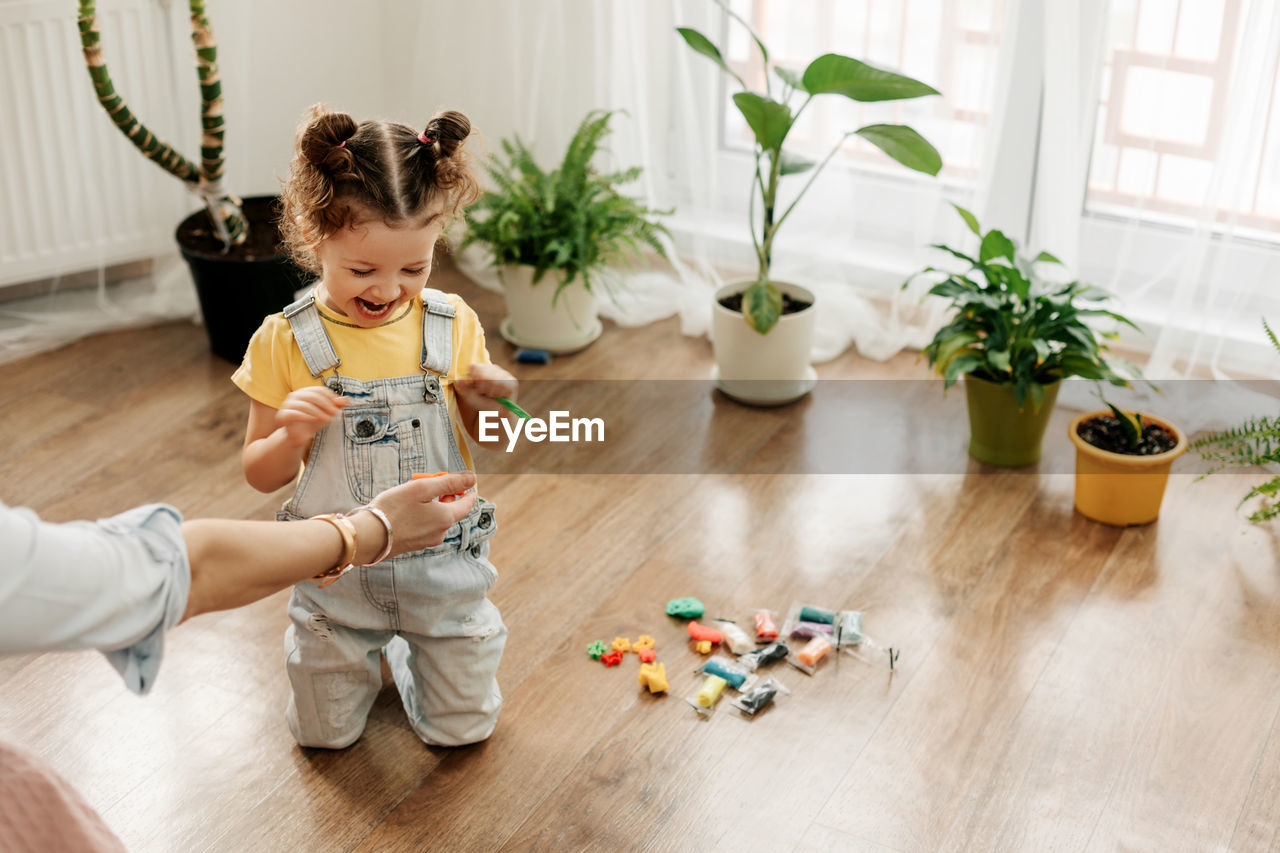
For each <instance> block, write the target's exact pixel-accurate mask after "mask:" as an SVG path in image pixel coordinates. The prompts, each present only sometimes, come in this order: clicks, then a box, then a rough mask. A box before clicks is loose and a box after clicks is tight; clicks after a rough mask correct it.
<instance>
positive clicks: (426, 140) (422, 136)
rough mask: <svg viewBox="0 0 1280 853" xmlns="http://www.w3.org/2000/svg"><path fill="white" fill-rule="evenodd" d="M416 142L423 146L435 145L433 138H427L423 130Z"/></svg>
mask: <svg viewBox="0 0 1280 853" xmlns="http://www.w3.org/2000/svg"><path fill="white" fill-rule="evenodd" d="M418 141H419V142H421V143H422V144H423V145H435V144H436V138H435V137H434V136H427V132H426V131H425V130H424V131H422V133H419V134H418Z"/></svg>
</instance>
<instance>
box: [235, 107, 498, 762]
mask: <svg viewBox="0 0 1280 853" xmlns="http://www.w3.org/2000/svg"><path fill="white" fill-rule="evenodd" d="M470 132H471V125H470V123H469V122H468V121H467V119H466V117H465V116H463V115H461V114H460V113H456V112H444V113H440V114H438V115H436V116H435V117H433V118H432V119H431V120H430V121H429V122H428V123H427V127H426V130H424V131H422V132H421V133H419V132H418V131H416V130H413V129H411V128H409V127H407V126H405V125H402V124H395V123H391V122H385V121H364V122H359V123H357V122H356V121H355V120H354V119H352V118H351V117H350V116H348V115H346V114H345V113H336V112H329V111H327V110H326V109H325V108H324V107H323V106H322V105H317V106H315V107H312V109H311V112H310V115H309V116H307V117H306V118H304V119H303V122H302V124H301V126H300V127H299V129H298V134H297V139H296V145H295V151H294V158H293V163H292V165H291V167H290V171H289V177H288V179H287V180H286V181H285V182H284V190H283V201H284V214H283V218H282V223H283V224H282V229H283V231H284V233H285V239H286V242H287V243H288V244H289V246H290V248H291V250H292V251H293V253H294V256H295V257H296V258H297V260H298V261H299V262H300V263H301V264H303V265H304V266H305V267H307V268H309V269H310V270H312V271H313V272H315V273H317V274H318V275H319V280H318V281H317V283H316V285H315V287H314V288H313V289H312V290H311V291H310V292H309V293H308V294H307V295H306V296H305V297H303V298H302V299H299V300H298V301H296V302H294V303H293V304H292V305H290V306H289V307H288V308H286V309H285V310H284V311H283V312H282V313H280V314H275V315H273V316H270V317H267V318H266V320H265V321H264V322H263V324H262V326H261V328H259V329H258V331H257V332H256V333H255V334H254V337H253V340H252V341H251V342H250V344H249V350H248V352H247V353H246V354H245V358H244V363H243V364H241V365H240V367H239V369H238V370H236V372H235V375H234V376H232V381H233V382H235V383H236V385H237V386H238V387H239V388H240V389H241V390H243V391H244V392H245V393H246V394H248V395H249V397H250V398H251V400H250V408H249V425H248V429H247V430H246V434H245V443H244V451H243V462H244V471H245V477H246V479H247V480H248V481H249V484H250V485H252V486H253V487H254V488H257V489H259V490H261V491H264V492H271V491H275V490H276V489H279V488H280V487H281V486H284V485H285V484H287V483H289V482H290V481H292V480H293V478H294V477H295V476H296V475H297V474H298V468H299V465H300V464H301V463H303V462H305V463H306V464H305V467H304V468H303V472H302V477H301V479H300V480H299V482H298V485H297V489H296V490H295V491H294V493H293V496H292V497H291V498H289V500H288V501H287V502H286V503H285V504H284V508H283V509H282V510H281V512H280V513H278V517H279V518H281V519H300V518H307V517H310V516H314V515H317V514H320V513H346V512H351V511H352V510H353V509H354V508H356V507H359V506H361V505H363V504H366V503H368V501H369V500H370V499H372V498H373V496H374V495H376V494H378V493H379V492H381V491H382V490H384V489H386V488H387V487H389V486H393V485H396V484H398V483H402V482H405V481H407V480H409V479H411V477H412V475H413V474H414V473H419V472H422V473H430V472H435V471H460V470H463V469H470V468H472V462H471V456H470V453H469V451H468V448H467V444H466V440H465V439H464V437H463V436H462V429H465V430H466V431H467V432H469V433H470V434H471V435H472V436H473V437H475V438H476V439H477V441H478V440H479V438H478V436H477V434H476V433H477V422H478V420H479V414H480V412H481V411H483V410H491V411H499V406H498V405H497V404H496V403H495V402H494V398H495V397H510V396H512V395H513V394H514V392H515V390H516V381H515V378H514V377H513V376H512V375H511V374H510V373H508V372H507V371H505V370H503V369H502V368H500V367H498V366H496V365H493V364H491V363H490V362H489V353H488V351H487V350H486V349H485V340H484V330H483V329H482V328H481V326H480V322H479V320H478V319H477V317H476V315H475V312H473V311H472V310H471V309H470V308H469V307H467V305H466V303H465V302H463V301H462V299H461V298H459V297H458V296H456V295H454V294H446V293H442V292H441V291H439V290H433V289H431V288H425V289H424V285H425V284H426V280H427V275H428V273H429V272H430V270H431V262H432V256H433V252H434V248H435V245H436V242H437V241H438V240H439V239H440V236H441V232H442V231H443V229H444V226H445V224H446V222H447V221H448V220H449V218H450V217H452V216H455V215H456V214H457V213H458V212H459V210H461V208H463V207H464V206H466V205H467V204H469V203H470V202H472V201H474V200H475V198H476V196H477V194H478V189H477V186H476V181H475V178H474V176H473V175H472V173H471V171H470V170H469V168H468V166H467V164H466V162H465V159H464V155H463V152H462V151H461V150H460V148H461V146H462V143H463V141H464V140H465V139H466V138H467V136H468V135H469V134H470ZM340 521H342V520H341V519H338V520H336V521H335V522H334V523H335V525H336V524H338V523H339V522H340ZM496 529H497V525H496V523H495V520H494V505H493V504H492V503H490V502H489V501H486V500H484V499H483V498H481V499H479V500H477V501H476V503H475V506H474V507H473V509H472V511H471V513H470V514H469V515H468V516H467V517H466V518H464V519H463V520H462V521H460V522H458V523H457V524H455V525H454V526H453V527H452V528H450V529H449V531H448V533H447V534H446V537H445V540H444V542H443V543H442V544H440V545H438V546H435V547H432V548H427V549H425V550H422V551H415V552H411V553H407V554H403V555H401V556H399V557H395V558H394V559H390V560H382V561H377V560H375V562H374V564H371V565H367V566H358V567H354V570H353V571H349V572H347V573H345V574H342V575H340V576H339V577H338V579H337V580H336V581H333V582H332V583H328V584H327V585H324V586H321V585H320V584H318V583H314V582H307V583H301V584H298V585H296V586H295V587H294V589H293V596H292V599H291V600H290V602H289V616H290V618H291V619H292V621H293V624H292V625H291V626H290V627H289V628H288V630H287V631H286V633H285V652H286V655H287V666H288V671H289V680H290V682H291V684H292V687H293V695H292V696H291V697H290V699H289V707H288V711H287V718H288V722H289V728H290V729H291V730H292V731H293V735H294V737H295V738H297V740H298V743H299V744H301V745H303V746H313V747H327V748H329V749H341V748H343V747H346V746H349V745H350V744H352V743H353V742H355V740H356V739H357V738H358V737H360V734H361V732H362V731H364V726H365V719H366V717H367V715H368V713H369V708H370V707H371V706H372V704H373V701H374V698H375V697H376V696H377V694H378V691H379V690H380V689H381V686H382V676H381V668H380V662H379V654H380V653H385V654H386V657H387V662H388V663H389V664H390V667H391V672H392V675H393V676H394V677H395V682H396V686H397V687H398V688H399V691H400V696H401V699H402V700H403V702H404V708H405V711H406V712H407V713H408V715H409V720H410V722H411V723H412V724H413V728H414V731H416V732H417V733H418V736H419V737H421V738H422V740H424V741H426V742H427V743H429V744H435V745H443V746H454V745H459V744H465V743H473V742H475V741H480V740H484V739H485V738H487V737H488V736H489V735H490V733H492V731H493V728H494V725H495V724H496V722H497V718H498V709H499V708H500V706H501V704H502V694H501V692H500V691H499V690H498V683H497V678H496V673H497V669H498V661H499V660H500V659H501V657H502V649H503V646H504V645H505V644H506V636H507V629H506V626H505V625H503V623H502V618H501V616H500V615H499V614H498V610H497V608H496V607H494V606H493V604H492V603H491V602H490V601H489V600H488V599H487V598H486V597H485V595H486V593H487V592H488V590H489V588H490V587H492V586H493V584H494V582H495V581H496V580H497V576H498V573H497V570H496V569H495V568H494V567H493V564H492V563H490V562H489V560H488V554H489V538H490V537H491V536H492V535H493V533H494V531H495V530H496ZM384 553H385V552H384ZM336 568H338V567H336ZM347 568H352V567H347Z"/></svg>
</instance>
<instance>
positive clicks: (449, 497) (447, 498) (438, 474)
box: [413, 471, 466, 504]
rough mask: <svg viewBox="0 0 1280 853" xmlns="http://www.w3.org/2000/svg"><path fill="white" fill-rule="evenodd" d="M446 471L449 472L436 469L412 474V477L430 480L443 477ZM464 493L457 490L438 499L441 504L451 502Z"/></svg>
mask: <svg viewBox="0 0 1280 853" xmlns="http://www.w3.org/2000/svg"><path fill="white" fill-rule="evenodd" d="M448 473H449V472H448V471H436V472H435V473H433V474H414V475H413V479H415V480H430V479H431V478H432V477H443V476H444V475H445V474H448ZM465 494H466V492H458V493H457V494H454V495H441V496H440V498H439V500H440V503H442V504H447V503H452V502H453V501H456V500H457V499H458V498H460V497H462V496H463V495H465Z"/></svg>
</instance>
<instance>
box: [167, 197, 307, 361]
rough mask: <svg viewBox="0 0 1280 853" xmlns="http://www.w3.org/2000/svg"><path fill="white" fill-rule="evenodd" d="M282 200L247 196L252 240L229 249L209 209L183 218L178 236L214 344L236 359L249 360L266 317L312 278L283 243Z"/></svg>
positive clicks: (219, 351) (213, 347) (215, 348)
mask: <svg viewBox="0 0 1280 853" xmlns="http://www.w3.org/2000/svg"><path fill="white" fill-rule="evenodd" d="M278 201H279V200H278V197H276V196H253V197H250V198H246V199H245V200H244V213H245V217H246V218H247V219H248V220H249V240H248V241H247V243H246V245H244V246H237V247H234V248H233V249H232V250H231V251H229V252H226V253H224V252H223V251H222V249H221V245H220V243H219V242H218V240H217V237H216V235H215V233H214V230H213V224H212V223H211V222H210V220H209V213H208V211H205V210H198V211H196V212H195V213H193V214H191V215H190V216H188V217H187V218H186V219H184V220H182V223H181V224H180V225H179V226H178V230H177V232H176V234H175V235H174V236H175V237H176V238H177V240H178V248H179V249H180V250H181V251H182V257H183V258H185V259H186V261H187V264H188V265H189V266H190V267H191V277H192V278H193V279H194V280H195V285H196V295H197V296H198V297H199V298H200V312H201V314H203V315H204V325H205V330H206V331H207V332H208V334H209V348H210V349H211V350H213V353H214V355H216V356H218V357H220V358H224V359H226V360H227V361H229V362H231V363H233V364H239V363H240V362H241V361H242V360H243V359H244V352H245V349H247V348H248V346H249V339H250V338H251V337H253V333H254V332H255V331H256V330H257V328H258V326H260V325H261V324H262V320H263V318H264V317H266V316H267V315H268V314H274V313H276V312H277V311H280V310H281V309H283V308H284V307H285V306H286V305H288V304H289V303H290V302H292V301H293V298H294V293H295V292H297V290H298V289H299V288H301V287H302V286H303V285H304V284H305V283H306V281H307V279H306V273H305V272H304V271H303V270H301V269H299V268H298V266H297V265H296V264H294V263H293V261H292V260H290V259H289V256H288V254H287V253H286V252H285V251H284V248H283V246H281V244H280V236H279V232H278V230H277V228H276V219H277V216H278Z"/></svg>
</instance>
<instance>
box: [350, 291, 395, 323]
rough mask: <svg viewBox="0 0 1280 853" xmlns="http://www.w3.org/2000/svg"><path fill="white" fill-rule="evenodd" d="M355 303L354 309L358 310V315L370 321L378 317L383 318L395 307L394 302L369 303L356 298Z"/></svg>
mask: <svg viewBox="0 0 1280 853" xmlns="http://www.w3.org/2000/svg"><path fill="white" fill-rule="evenodd" d="M355 302H356V308H357V309H358V310H359V312H360V315H361V316H362V317H366V318H368V319H370V320H376V319H378V318H380V317H385V316H386V315H387V314H388V313H389V312H390V311H391V309H392V308H394V307H395V302H394V301H391V302H370V301H368V300H367V299H361V298H360V297H358V296H357V297H356V300H355Z"/></svg>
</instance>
